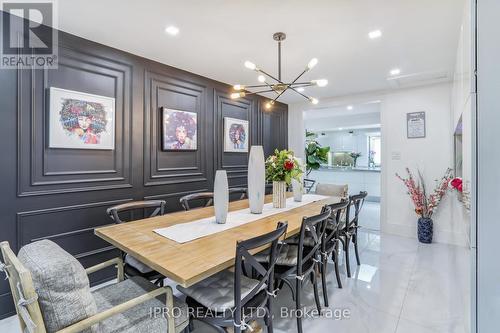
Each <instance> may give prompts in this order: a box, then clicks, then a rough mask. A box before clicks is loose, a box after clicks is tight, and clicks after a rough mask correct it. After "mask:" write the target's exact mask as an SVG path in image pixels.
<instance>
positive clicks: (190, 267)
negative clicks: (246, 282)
mask: <svg viewBox="0 0 500 333" xmlns="http://www.w3.org/2000/svg"><path fill="white" fill-rule="evenodd" d="M339 201H340V198H339V197H329V198H327V199H323V200H319V201H316V202H312V203H309V204H306V205H304V206H301V207H297V208H294V209H291V210H288V211H285V212H282V213H278V214H275V215H271V216H268V217H265V218H262V219H258V220H256V221H253V222H250V223H247V224H244V225H241V226H238V227H234V228H231V229H228V230H225V231H222V232H219V233H216V234H212V235H209V236H206V237H202V238H198V239H195V240H193V241H190V242H186V243H182V244H181V243H177V242H175V241H173V240H170V239H168V238H165V237H163V236H160V235H158V234H156V233H155V232H154V231H153V230H155V229H160V228H166V227H169V226H172V225H175V224H180V223H187V222H192V221H196V220H199V219H202V218H206V217H210V216H213V215H214V208H213V207H206V208H198V209H193V210H190V211H187V212H186V211H181V212H175V213H170V214H165V215H162V216H156V217H151V218H146V219H142V220H137V221H132V222H127V223H122V224H113V225H109V226H105V227H100V228H96V229H95V231H94V232H95V234H96V235H97V236H98V237H100V238H102V239H104V240H106V241H107V242H109V243H110V244H112V245H114V246H116V247H117V248H119V249H120V250H122V251H123V252H126V253H128V254H130V255H132V256H134V257H135V258H137V259H138V260H140V261H141V262H143V263H144V264H146V265H148V266H149V267H151V268H153V269H154V270H156V271H157V272H159V273H161V274H163V275H164V276H166V277H167V278H169V279H171V280H173V281H175V282H177V283H178V284H180V285H182V286H184V287H189V286H191V285H193V284H195V283H197V282H199V281H201V280H203V279H205V278H207V277H209V276H211V275H213V274H215V273H218V272H220V271H222V270H224V269H226V268H229V267H231V266H233V265H234V260H235V255H236V242H237V241H240V240H246V239H250V238H252V237H256V236H259V235H262V234H265V233H268V232H271V231H272V230H275V229H276V225H277V223H278V222H279V221H287V222H288V229H287V233H286V238H288V237H291V236H294V235H296V234H297V233H298V232H299V231H300V226H301V223H302V218H303V217H304V216H312V215H316V214H319V213H320V212H321V207H323V206H324V205H325V204H332V203H337V202H339ZM265 202H266V203H268V202H272V195H267V196H266V199H265ZM245 208H248V200H239V201H233V202H230V203H229V211H236V210H241V209H245Z"/></svg>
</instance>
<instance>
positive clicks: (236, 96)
mask: <svg viewBox="0 0 500 333" xmlns="http://www.w3.org/2000/svg"><path fill="white" fill-rule="evenodd" d="M231 98H232V99H236V98H240V93H232V94H231Z"/></svg>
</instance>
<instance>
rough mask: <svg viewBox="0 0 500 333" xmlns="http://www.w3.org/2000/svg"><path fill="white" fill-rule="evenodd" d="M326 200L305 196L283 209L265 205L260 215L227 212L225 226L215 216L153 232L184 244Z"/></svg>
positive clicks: (291, 201) (247, 209)
mask: <svg viewBox="0 0 500 333" xmlns="http://www.w3.org/2000/svg"><path fill="white" fill-rule="evenodd" d="M326 198H328V197H327V196H324V195H317V194H305V195H303V196H302V201H301V202H296V201H294V200H293V198H288V199H287V200H286V207H285V208H273V203H272V202H271V203H267V204H265V205H264V209H263V210H262V214H252V213H250V208H246V209H242V210H237V211H233V212H228V214H227V221H226V223H225V224H219V223H216V222H215V216H211V217H207V218H204V219H200V220H197V221H193V222H188V223H180V224H176V225H173V226H171V227H167V228H161V229H155V230H154V232H155V233H157V234H158V235H161V236H163V237H166V238H168V239H171V240H173V241H176V242H177V243H186V242H189V241H192V240H195V239H198V238H201V237H205V236H209V235H212V234H215V233H218V232H222V231H225V230H228V229H231V228H235V227H239V226H240V225H244V224H247V223H250V222H253V221H256V220H260V219H263V218H265V217H268V216H271V215H275V214H279V213H283V212H286V211H288V210H291V209H294V208H297V207H301V206H304V205H307V204H309V203H312V202H315V201H319V200H323V199H326ZM318 213H319V212H318Z"/></svg>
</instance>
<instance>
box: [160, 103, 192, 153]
mask: <svg viewBox="0 0 500 333" xmlns="http://www.w3.org/2000/svg"><path fill="white" fill-rule="evenodd" d="M161 112H162V128H163V131H162V149H163V150H164V151H169V150H174V151H183V150H188V151H189V150H196V149H198V121H197V116H198V115H197V114H196V113H195V112H187V111H181V110H174V109H167V108H165V107H162V108H161Z"/></svg>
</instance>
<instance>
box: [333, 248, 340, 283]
mask: <svg viewBox="0 0 500 333" xmlns="http://www.w3.org/2000/svg"><path fill="white" fill-rule="evenodd" d="M332 259H333V262H334V265H335V276H336V277H337V285H338V286H339V288H340V289H342V280H341V279H340V270H339V243H338V242H337V244H336V245H335V250H334V251H333V253H332Z"/></svg>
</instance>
